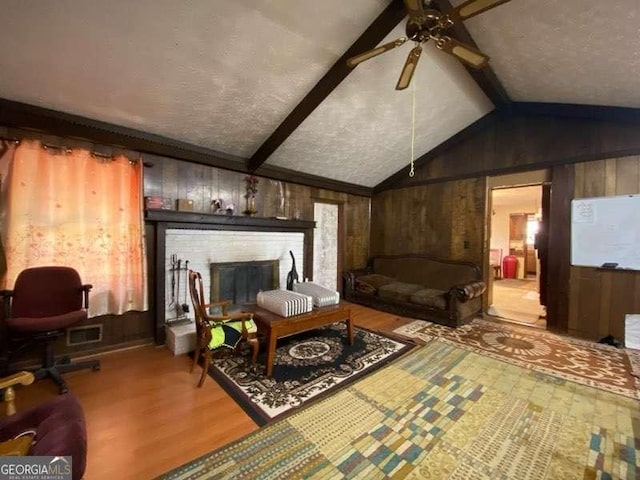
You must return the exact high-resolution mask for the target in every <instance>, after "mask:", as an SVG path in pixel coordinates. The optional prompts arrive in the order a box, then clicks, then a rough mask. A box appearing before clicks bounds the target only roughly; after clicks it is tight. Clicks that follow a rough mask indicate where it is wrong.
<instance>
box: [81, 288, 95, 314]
mask: <svg viewBox="0 0 640 480" xmlns="http://www.w3.org/2000/svg"><path fill="white" fill-rule="evenodd" d="M80 288H81V289H82V293H83V294H84V308H85V309H87V308H89V290H91V289H92V288H93V285H91V284H90V283H85V284H84V285H82V286H81V287H80Z"/></svg>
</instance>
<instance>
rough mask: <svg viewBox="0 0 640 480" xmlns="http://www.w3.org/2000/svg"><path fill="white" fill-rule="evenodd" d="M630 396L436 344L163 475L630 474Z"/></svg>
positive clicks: (634, 455) (634, 422) (633, 470)
mask: <svg viewBox="0 0 640 480" xmlns="http://www.w3.org/2000/svg"><path fill="white" fill-rule="evenodd" d="M634 428H635V431H636V432H638V431H640V412H639V411H638V405H637V402H636V401H635V400H632V399H629V398H626V397H623V396H621V395H616V394H613V393H609V392H604V391H601V390H597V389H594V388H591V387H587V386H584V385H579V384H576V383H573V382H569V381H566V380H562V379H559V378H557V377H550V376H547V375H545V374H543V373H539V372H536V371H534V370H531V369H525V368H521V367H518V366H516V365H511V364H508V363H505V362H502V361H498V360H495V359H493V358H490V357H488V356H485V355H479V354H477V353H474V352H472V351H471V350H468V349H462V348H459V347H457V346H455V345H453V344H450V343H443V342H438V341H432V342H430V343H428V344H427V345H425V346H423V347H420V348H417V349H415V350H413V351H412V352H410V353H409V354H407V355H405V356H404V357H402V358H401V359H399V360H398V361H396V362H394V363H392V364H389V365H388V366H387V367H385V368H383V369H380V370H378V371H377V372H375V373H373V374H371V375H368V376H366V377H364V378H363V379H361V380H360V381H358V382H355V383H353V384H351V385H350V386H349V387H347V388H344V389H341V390H340V391H338V392H337V393H336V394H334V395H331V396H329V397H326V398H325V399H323V400H321V401H319V402H317V403H314V404H313V405H310V406H309V407H307V408H304V409H301V410H298V411H297V412H295V413H293V414H292V415H290V416H288V417H286V418H284V419H282V420H280V421H277V422H274V423H271V424H269V425H267V426H266V427H264V428H261V429H260V430H258V431H256V432H254V433H252V434H250V435H248V436H246V437H244V438H242V439H240V440H238V441H236V442H233V443H231V444H229V445H226V446H224V447H222V448H220V449H218V450H216V451H213V452H211V453H209V454H207V455H204V456H202V457H201V458H198V459H196V460H194V461H192V462H190V463H189V464H187V465H184V466H182V467H179V468H177V469H175V470H173V471H171V472H169V473H167V474H165V475H164V476H163V477H161V478H164V479H178V478H180V479H187V478H188V479H205V478H230V479H231V478H234V479H235V478H260V479H269V478H314V479H315V478H320V479H333V478H366V479H383V478H398V479H402V478H411V479H418V478H428V479H442V478H449V479H460V480H462V479H517V480H533V479H536V480H542V479H563V480H564V479H585V478H594V479H595V478H625V479H630V478H637V476H638V475H640V469H639V468H638V466H637V462H636V459H638V458H639V456H638V455H639V454H640V452H639V451H638V448H639V447H640V438H638V436H637V435H636V436H634Z"/></svg>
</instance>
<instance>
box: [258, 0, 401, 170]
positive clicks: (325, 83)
mask: <svg viewBox="0 0 640 480" xmlns="http://www.w3.org/2000/svg"><path fill="white" fill-rule="evenodd" d="M405 16H406V11H405V9H404V3H403V2H402V0H393V1H392V2H391V3H390V4H389V5H388V6H387V8H385V9H384V11H383V12H382V13H381V14H380V15H378V17H377V18H376V19H375V20H374V21H373V23H372V24H371V25H369V27H368V28H367V29H366V30H365V32H364V33H363V34H362V35H360V37H359V38H358V39H357V40H356V41H355V42H354V43H353V45H351V46H350V47H349V49H347V51H346V52H345V53H344V54H343V55H342V56H341V57H340V58H339V59H338V61H337V62H336V63H334V64H333V66H332V67H331V68H330V69H329V71H328V72H327V73H326V74H325V75H324V76H323V77H322V78H321V79H320V80H319V81H318V83H316V85H315V86H314V87H313V88H312V89H311V91H310V92H309V93H308V94H307V95H306V96H305V97H304V98H303V99H302V101H301V102H300V103H299V104H298V105H297V106H296V107H295V108H294V109H293V111H292V112H291V113H290V114H289V115H288V116H287V118H285V119H284V120H283V121H282V123H281V124H280V125H279V126H278V128H276V130H275V131H274V132H273V133H272V134H271V136H270V137H269V138H267V140H265V142H264V143H263V144H262V145H261V146H260V147H259V148H258V149H257V150H256V152H255V153H254V154H253V155H252V156H251V158H250V159H249V160H248V161H247V169H248V170H249V171H252V172H254V171H256V170H257V169H258V168H260V166H261V165H262V164H263V163H264V162H266V161H267V159H268V158H269V156H270V155H271V154H272V153H273V152H275V151H276V149H277V148H278V147H279V146H280V145H282V143H283V142H284V141H285V140H286V139H287V138H288V137H289V135H291V134H292V133H293V132H294V130H295V129H296V128H298V126H299V125H300V124H301V123H302V122H303V121H304V120H305V119H306V118H307V117H308V116H309V115H310V114H311V112H313V111H314V110H315V109H316V107H317V106H318V105H320V104H321V103H322V102H323V101H324V99H325V98H327V96H329V94H330V93H331V92H332V91H333V90H334V89H335V88H336V87H337V86H338V85H339V84H340V83H341V82H342V81H343V80H344V79H345V78H346V77H347V76H348V75H349V74H350V73H351V72H352V71H353V69H352V68H350V67H348V66H347V59H348V58H350V57H353V56H354V55H357V54H358V53H362V52H365V51H367V50H370V49H372V48H375V47H376V46H377V45H378V44H379V43H380V42H381V41H382V40H383V39H384V38H385V37H386V36H387V35H388V34H389V33H390V32H391V31H392V30H393V29H394V28H395V27H396V26H397V25H398V23H400V22H401V21H402V19H403V18H404V17H405Z"/></svg>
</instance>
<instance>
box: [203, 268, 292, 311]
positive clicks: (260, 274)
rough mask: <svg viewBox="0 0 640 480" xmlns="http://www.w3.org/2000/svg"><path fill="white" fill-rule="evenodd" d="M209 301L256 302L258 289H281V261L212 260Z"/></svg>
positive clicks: (240, 303)
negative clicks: (218, 261)
mask: <svg viewBox="0 0 640 480" xmlns="http://www.w3.org/2000/svg"><path fill="white" fill-rule="evenodd" d="M210 269H211V290H210V301H211V302H218V301H220V300H229V301H230V302H231V303H232V304H234V305H242V304H245V303H256V297H257V295H258V292H259V291H261V290H262V291H266V290H277V289H278V288H280V261H279V260H262V261H251V262H222V263H211V264H210Z"/></svg>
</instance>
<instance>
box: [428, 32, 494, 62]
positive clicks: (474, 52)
mask: <svg viewBox="0 0 640 480" xmlns="http://www.w3.org/2000/svg"><path fill="white" fill-rule="evenodd" d="M436 47H438V48H439V49H440V50H442V51H444V52H447V53H449V54H451V55H453V56H454V57H456V58H458V59H460V60H462V61H463V62H464V63H466V64H467V65H470V66H472V67H473V68H483V67H485V66H486V65H487V63H489V57H488V56H487V55H485V54H484V53H482V52H481V51H480V50H478V49H477V48H474V47H472V46H471V45H467V44H466V43H462V42H459V41H458V40H456V39H454V38H451V37H439V38H437V39H436Z"/></svg>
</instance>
